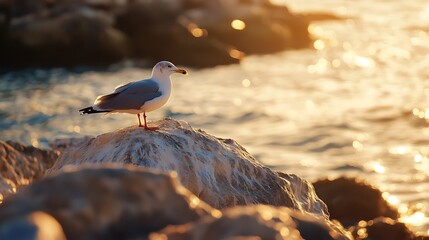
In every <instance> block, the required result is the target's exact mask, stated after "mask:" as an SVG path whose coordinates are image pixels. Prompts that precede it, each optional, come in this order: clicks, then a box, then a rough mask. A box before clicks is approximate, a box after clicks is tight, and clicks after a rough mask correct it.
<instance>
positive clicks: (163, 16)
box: [0, 0, 429, 234]
mask: <svg viewBox="0 0 429 240" xmlns="http://www.w3.org/2000/svg"><path fill="white" fill-rule="evenodd" d="M428 33H429V2H428V1H426V0H414V1H407V0H360V1H348V0H323V1H311V0H300V1H292V0H276V1H269V0H235V1H232V0H228V1H227V0H216V1H215V0H157V1H155V0H153V1H150V0H128V1H127V0H116V1H114V0H80V1H78V0H57V1H56V0H44V1H43V0H20V1H19V0H15V1H13V0H0V72H1V74H0V131H1V132H0V133H1V134H0V138H1V139H2V140H15V141H19V142H22V143H25V144H31V145H33V146H36V147H42V148H46V147H48V146H49V142H50V141H52V140H53V139H56V138H67V137H81V136H84V135H97V134H101V133H104V132H107V131H112V130H114V129H117V128H123V127H127V126H130V125H133V124H136V119H135V118H136V117H135V116H133V115H122V114H115V115H97V116H94V115H91V116H80V115H79V114H78V112H77V110H78V109H80V108H82V107H86V106H88V105H91V104H92V102H93V100H94V99H95V98H96V96H98V95H101V94H105V93H109V92H110V91H111V90H112V89H113V88H114V87H115V86H117V85H119V84H121V83H125V82H128V81H134V80H140V79H143V78H146V77H148V76H149V75H150V72H151V67H152V66H153V63H155V62H157V61H159V60H170V61H172V62H174V63H175V64H177V65H180V66H182V67H184V68H186V69H187V70H189V72H190V74H189V75H188V76H173V77H172V78H173V81H174V83H173V85H174V90H173V94H172V97H171V99H170V101H169V103H168V104H167V105H166V106H165V107H163V108H162V109H160V110H158V111H156V112H153V113H150V114H149V115H148V116H149V120H152V121H154V120H157V119H160V118H163V117H173V118H176V119H181V120H185V121H187V122H189V123H190V124H191V125H192V126H193V127H195V128H201V129H203V130H205V131H206V132H208V133H211V134H213V135H215V136H217V137H223V138H233V139H235V140H237V141H238V142H239V143H240V144H242V145H243V146H244V147H245V148H246V149H247V150H248V151H249V152H250V153H251V154H252V155H254V156H255V157H256V158H257V159H258V160H259V161H261V162H262V163H264V164H266V165H268V166H270V167H272V168H274V169H277V170H284V171H286V172H290V173H295V174H298V175H299V176H301V177H304V178H306V179H309V180H316V179H319V178H325V177H336V176H340V175H341V176H342V175H346V176H355V177H360V178H363V179H365V180H367V181H368V182H370V183H372V184H374V185H375V186H377V187H379V188H381V189H382V190H383V191H385V193H384V195H383V196H384V197H385V198H386V199H387V200H388V201H389V202H390V203H391V204H393V205H395V206H396V207H398V209H399V211H400V212H401V213H402V214H403V216H402V218H401V220H402V221H403V222H405V223H407V224H409V225H410V226H411V227H412V229H413V230H415V231H416V232H417V233H421V234H429V232H428V227H429V198H428V195H427V193H428V192H429V128H428V123H429V121H428V120H429V104H428V98H429V83H428V82H427V80H426V79H427V78H428V77H429V68H428V66H429V57H428V53H429V35H428Z"/></svg>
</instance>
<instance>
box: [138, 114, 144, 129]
mask: <svg viewBox="0 0 429 240" xmlns="http://www.w3.org/2000/svg"><path fill="white" fill-rule="evenodd" d="M137 118H138V119H139V127H143V125H142V122H141V120H140V113H137ZM144 120H145V126H146V117H145V119H144Z"/></svg>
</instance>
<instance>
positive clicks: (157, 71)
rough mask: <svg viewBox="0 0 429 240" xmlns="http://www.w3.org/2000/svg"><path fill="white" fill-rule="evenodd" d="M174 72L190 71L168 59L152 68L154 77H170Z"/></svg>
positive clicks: (184, 72)
mask: <svg viewBox="0 0 429 240" xmlns="http://www.w3.org/2000/svg"><path fill="white" fill-rule="evenodd" d="M173 73H181V74H185V75H187V74H188V72H187V71H186V70H184V69H181V68H178V67H176V66H175V65H174V64H173V63H171V62H168V61H161V62H159V63H157V64H156V65H155V66H154V67H153V70H152V76H154V77H169V76H170V75H171V74H173Z"/></svg>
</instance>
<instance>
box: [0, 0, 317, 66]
mask: <svg viewBox="0 0 429 240" xmlns="http://www.w3.org/2000/svg"><path fill="white" fill-rule="evenodd" d="M236 19H237V20H240V21H241V22H236V23H237V24H236V25H231V23H232V21H233V20H236ZM243 24H244V25H243ZM307 28H308V21H307V20H306V18H305V17H301V16H298V15H295V14H292V13H290V12H289V11H288V9H287V7H285V6H278V5H273V4H272V3H270V2H269V1H221V0H216V1H209V0H204V1H190V0H180V1H173V0H164V1H107V0H105V1H104V0H102V1H91V0H82V1H45V0H35V1H19V0H10V1H3V2H2V3H0V36H1V38H0V52H2V54H1V56H0V64H1V65H2V66H4V67H26V66H75V65H104V64H109V63H114V62H117V61H119V60H121V59H124V58H136V59H148V60H149V61H151V62H157V61H159V60H165V59H167V60H170V61H173V62H175V63H177V64H184V65H189V66H196V67H207V66H214V65H219V64H230V63H236V62H238V61H239V60H240V59H241V58H242V57H243V56H244V55H245V54H255V53H256V54H263V53H271V52H277V51H282V50H285V49H290V48H302V47H308V46H310V43H311V39H310V37H309V33H308V30H307Z"/></svg>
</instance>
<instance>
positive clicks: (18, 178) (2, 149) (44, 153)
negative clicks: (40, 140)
mask: <svg viewBox="0 0 429 240" xmlns="http://www.w3.org/2000/svg"><path fill="white" fill-rule="evenodd" d="M57 158H58V154H57V153H56V152H53V151H49V150H41V149H38V148H35V147H32V146H24V145H22V144H19V143H16V142H10V141H9V142H2V141H0V203H1V201H2V200H3V197H4V196H7V195H9V194H11V193H14V192H16V190H18V189H19V188H20V187H21V186H22V185H28V184H29V183H31V182H33V181H35V180H37V179H39V178H41V177H42V176H43V175H44V174H45V171H46V170H47V169H48V168H50V167H51V166H52V165H53V164H54V162H55V160H56V159H57Z"/></svg>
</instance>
